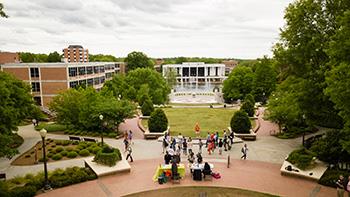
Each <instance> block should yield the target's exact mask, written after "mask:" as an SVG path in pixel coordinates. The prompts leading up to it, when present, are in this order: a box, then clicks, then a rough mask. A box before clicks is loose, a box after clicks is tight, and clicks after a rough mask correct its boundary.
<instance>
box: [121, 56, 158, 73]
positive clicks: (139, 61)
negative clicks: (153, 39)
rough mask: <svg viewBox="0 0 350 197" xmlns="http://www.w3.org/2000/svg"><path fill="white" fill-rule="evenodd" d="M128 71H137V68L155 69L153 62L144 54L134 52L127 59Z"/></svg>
mask: <svg viewBox="0 0 350 197" xmlns="http://www.w3.org/2000/svg"><path fill="white" fill-rule="evenodd" d="M125 63H126V64H127V69H128V71H131V70H135V69H137V68H153V66H154V63H153V61H152V60H151V59H150V58H148V57H147V55H146V54H144V53H142V52H137V51H133V52H131V53H129V54H128V56H127V57H126V58H125Z"/></svg>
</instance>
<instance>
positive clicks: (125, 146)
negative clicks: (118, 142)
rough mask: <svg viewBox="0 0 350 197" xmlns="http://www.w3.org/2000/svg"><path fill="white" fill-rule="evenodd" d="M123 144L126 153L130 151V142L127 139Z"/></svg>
mask: <svg viewBox="0 0 350 197" xmlns="http://www.w3.org/2000/svg"><path fill="white" fill-rule="evenodd" d="M123 142H124V152H126V151H127V150H128V146H129V141H128V140H127V139H126V138H124V140H123Z"/></svg>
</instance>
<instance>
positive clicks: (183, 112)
mask: <svg viewBox="0 0 350 197" xmlns="http://www.w3.org/2000/svg"><path fill="white" fill-rule="evenodd" d="M163 110H164V112H165V114H166V116H167V117H168V121H169V125H170V134H171V135H173V136H177V135H178V134H179V133H181V134H182V135H184V136H192V137H194V136H196V134H195V132H194V127H195V125H196V122H198V123H199V126H200V128H201V133H200V135H201V136H202V137H205V136H206V135H207V132H214V131H215V132H216V131H218V132H219V133H220V134H221V136H222V133H223V130H224V129H226V130H227V127H228V126H229V125H230V121H231V118H232V116H233V113H234V112H235V111H236V110H234V109H228V108H226V109H224V108H220V109H215V108H213V109H211V108H177V109H176V108H165V109H163ZM141 123H142V125H143V126H144V127H146V128H148V126H147V120H142V121H141ZM254 126H255V121H254V120H253V121H252V128H254Z"/></svg>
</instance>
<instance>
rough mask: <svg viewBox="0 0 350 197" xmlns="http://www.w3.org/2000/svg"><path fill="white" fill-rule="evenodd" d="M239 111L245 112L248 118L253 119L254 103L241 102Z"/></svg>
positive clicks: (248, 101)
mask: <svg viewBox="0 0 350 197" xmlns="http://www.w3.org/2000/svg"><path fill="white" fill-rule="evenodd" d="M241 110H243V111H244V112H246V113H247V114H248V116H250V117H253V116H254V103H252V102H251V101H250V100H246V101H244V102H243V105H242V107H241Z"/></svg>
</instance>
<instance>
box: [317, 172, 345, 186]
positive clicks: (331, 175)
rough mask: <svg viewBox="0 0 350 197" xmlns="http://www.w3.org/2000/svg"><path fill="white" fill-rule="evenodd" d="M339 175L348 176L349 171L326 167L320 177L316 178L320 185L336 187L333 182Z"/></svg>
mask: <svg viewBox="0 0 350 197" xmlns="http://www.w3.org/2000/svg"><path fill="white" fill-rule="evenodd" d="M340 175H343V176H344V177H349V176H350V172H348V171H343V170H336V169H327V170H326V172H325V173H324V174H323V175H322V177H321V178H320V180H318V183H319V184H321V185H325V186H329V187H334V188H336V184H335V182H336V181H337V180H338V178H339V176H340Z"/></svg>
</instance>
